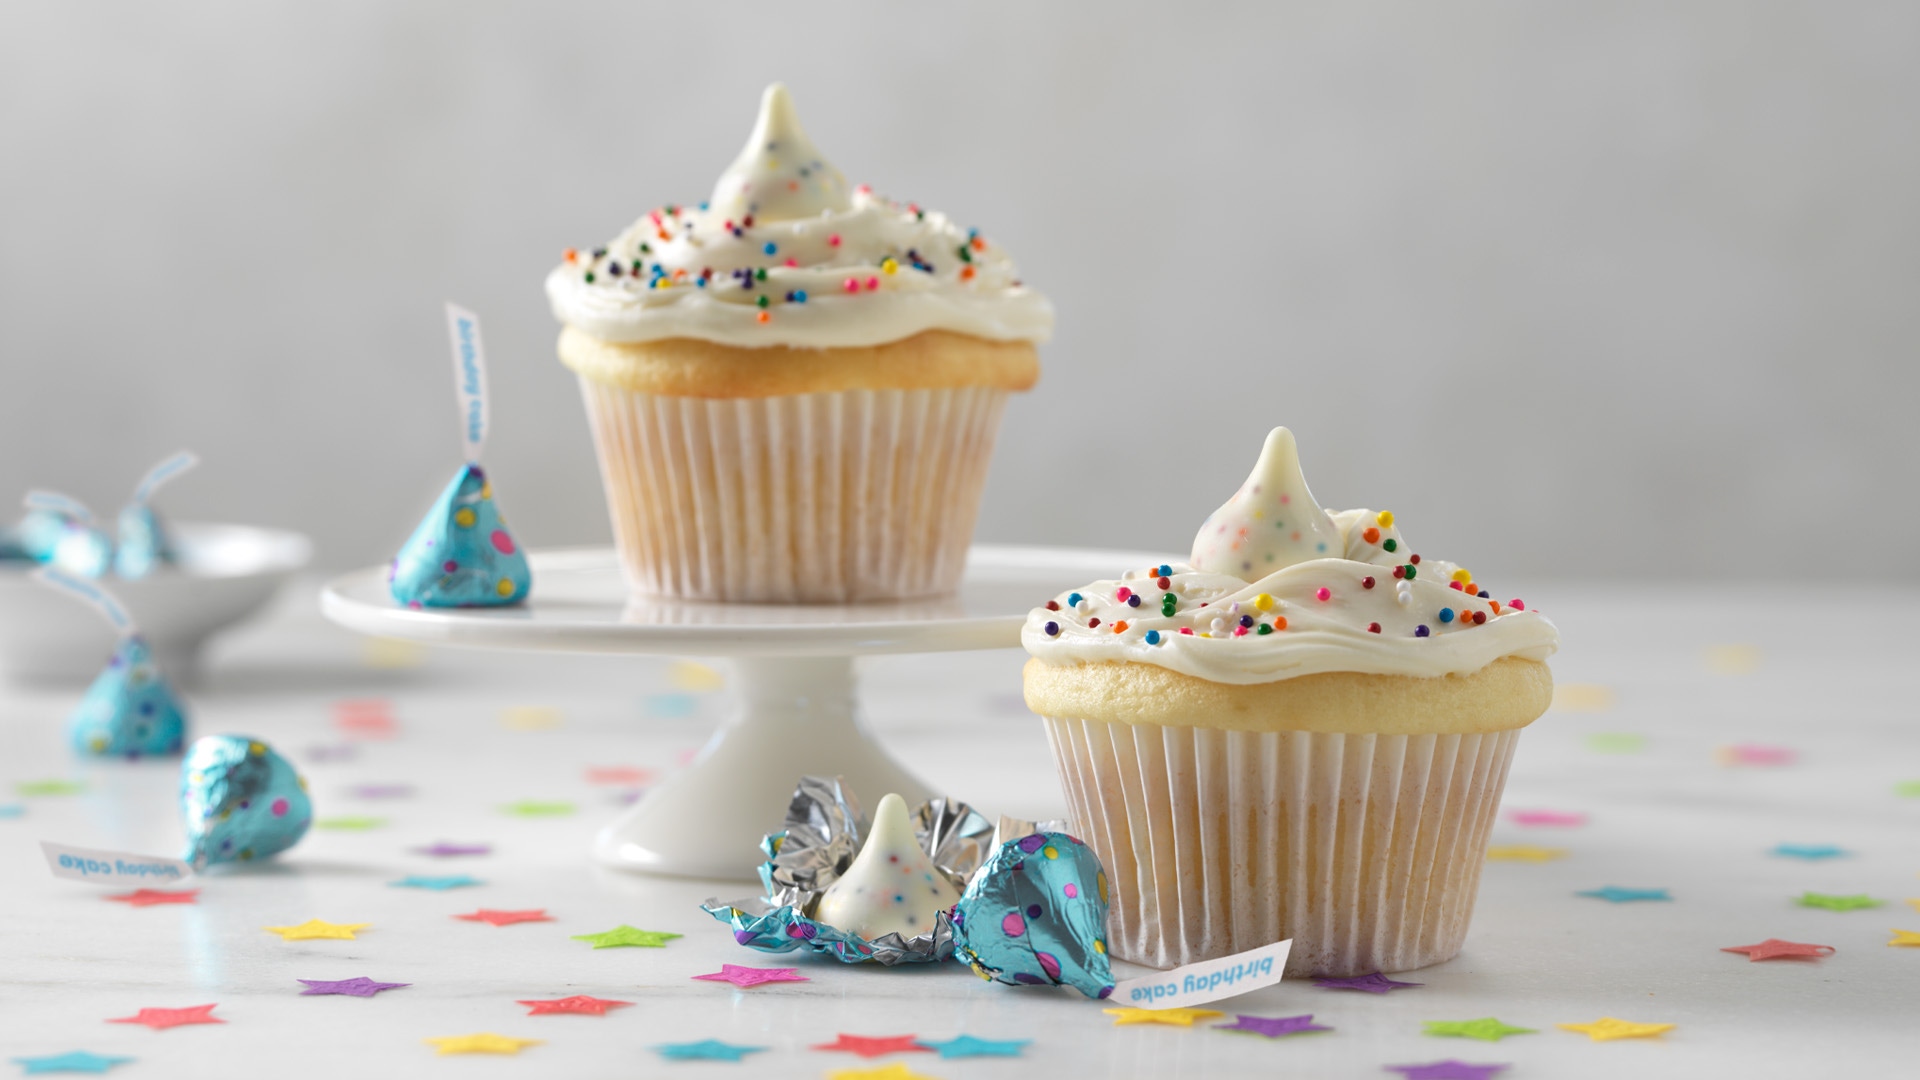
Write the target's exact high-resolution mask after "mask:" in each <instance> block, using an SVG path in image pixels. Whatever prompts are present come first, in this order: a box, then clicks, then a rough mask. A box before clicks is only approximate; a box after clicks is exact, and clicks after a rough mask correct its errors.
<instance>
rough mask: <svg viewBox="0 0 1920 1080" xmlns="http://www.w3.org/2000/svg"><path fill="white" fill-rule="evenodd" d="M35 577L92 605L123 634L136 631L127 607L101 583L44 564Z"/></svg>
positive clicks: (44, 583)
mask: <svg viewBox="0 0 1920 1080" xmlns="http://www.w3.org/2000/svg"><path fill="white" fill-rule="evenodd" d="M33 579H34V580H35V581H38V582H39V583H40V584H42V585H45V586H47V587H48V588H52V589H58V590H60V591H61V592H63V593H66V594H67V595H69V596H71V597H73V598H74V599H76V600H79V601H81V602H82V603H84V604H87V605H88V606H90V607H92V608H93V609H94V610H95V611H98V612H99V613H100V614H101V615H102V616H103V617H104V618H105V619H106V620H107V621H108V622H110V623H112V624H113V628H114V629H115V630H117V631H119V632H120V633H121V634H122V635H125V634H131V633H133V632H134V626H133V619H132V617H130V616H129V615H128V614H127V609H126V608H124V607H121V606H120V601H118V600H116V599H114V598H113V594H112V593H110V592H108V591H107V590H105V589H103V588H101V587H100V586H99V585H97V584H95V583H93V582H91V581H86V580H84V579H82V578H77V577H74V576H73V575H72V574H69V573H67V572H66V571H64V570H60V569H58V568H56V567H52V566H42V567H41V568H40V569H38V570H35V571H34V572H33Z"/></svg>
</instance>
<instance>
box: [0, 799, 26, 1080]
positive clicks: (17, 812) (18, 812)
mask: <svg viewBox="0 0 1920 1080" xmlns="http://www.w3.org/2000/svg"><path fill="white" fill-rule="evenodd" d="M26 816H27V808H26V807H25V806H23V805H21V804H20V803H0V820H4V819H6V818H17V817H26ZM19 1060H23V1061H24V1060H25V1059H24V1058H22V1059H19Z"/></svg>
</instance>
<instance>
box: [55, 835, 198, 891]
mask: <svg viewBox="0 0 1920 1080" xmlns="http://www.w3.org/2000/svg"><path fill="white" fill-rule="evenodd" d="M40 850H41V851H42V852H44V853H46V856H47V869H49V870H52V871H53V876H54V877H61V878H70V879H72V880H74V881H91V882H95V883H96V884H100V885H125V884H127V883H128V882H137V883H140V884H152V883H154V882H156V881H163V882H164V881H184V880H186V879H187V878H190V877H192V876H193V867H191V866H188V865H187V864H186V863H183V862H181V861H180V860H179V859H169V858H166V857H165V856H161V855H130V854H128V853H126V852H124V851H95V850H93V849H91V848H77V847H69V846H67V845H66V844H56V843H53V842H51V841H48V840H42V841H40Z"/></svg>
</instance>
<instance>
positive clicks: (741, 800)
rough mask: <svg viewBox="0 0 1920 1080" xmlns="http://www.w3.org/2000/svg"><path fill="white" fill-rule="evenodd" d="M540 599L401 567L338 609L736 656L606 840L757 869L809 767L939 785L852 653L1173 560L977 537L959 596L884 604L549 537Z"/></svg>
mask: <svg viewBox="0 0 1920 1080" xmlns="http://www.w3.org/2000/svg"><path fill="white" fill-rule="evenodd" d="M530 558H531V561H532V565H533V578H534V582H533V589H532V592H531V596H530V597H529V599H528V601H527V602H526V603H525V604H523V605H519V606H515V607H510V608H440V609H416V608H408V607H403V606H401V605H399V604H396V603H394V601H393V599H392V598H391V597H390V596H389V595H388V594H387V582H386V574H387V572H386V569H385V568H384V567H380V568H375V569H369V570H361V571H358V572H356V573H352V574H348V575H346V576H345V577H341V578H338V579H336V580H335V581H333V582H332V583H330V584H328V585H327V586H326V588H325V590H324V591H323V592H322V594H321V597H320V606H321V610H322V611H323V612H325V613H326V615H327V617H328V618H330V619H332V620H333V621H335V622H337V623H340V624H341V625H343V626H346V627H348V628H349V629H352V630H357V631H360V632H361V633H365V634H374V635H378V636H381V637H389V638H400V639H403V640H408V641H416V642H421V643H425V644H430V645H463V646H472V647H477V648H491V649H510V650H516V651H546V652H585V653H632V654H639V655H649V656H662V655H664V656H686V657H695V656H697V657H724V658H727V659H730V660H732V662H733V665H734V669H735V675H736V678H735V687H736V689H737V693H738V704H737V707H736V709H735V711H734V712H733V714H732V716H731V717H729V718H728V719H727V720H726V721H725V722H724V723H723V724H722V726H721V728H720V730H719V731H717V732H716V733H715V734H714V736H713V738H712V740H711V741H710V742H708V743H707V745H706V747H705V748H704V749H703V750H701V752H700V754H699V755H698V756H697V757H696V758H695V759H694V761H693V762H692V763H691V764H690V765H689V766H688V767H687V768H685V769H682V770H680V771H679V772H677V773H675V774H674V775H673V776H672V777H670V778H668V779H667V780H666V781H664V782H662V783H661V784H659V785H657V786H656V787H654V788H653V789H652V790H651V791H650V792H649V793H648V794H647V796H646V797H645V798H643V799H641V800H640V801H639V802H638V803H635V804H634V805H633V806H632V807H630V808H629V809H628V810H627V811H626V812H625V813H623V814H622V815H621V816H620V817H619V818H617V819H615V820H614V821H613V822H611V823H610V824H608V825H607V826H605V827H604V828H602V829H601V830H600V832H599V835H598V836H597V837H596V838H595V840H594V846H593V851H594V856H595V857H596V858H597V859H599V860H600V861H601V862H603V863H606V864H607V865H609V866H615V867H619V868H622V869H628V870H638V871H643V872H646V873H653V874H666V875H672V876H676V877H698V878H720V879H740V878H743V877H750V876H751V874H750V872H749V871H750V870H751V868H752V867H753V866H754V865H755V863H756V862H757V858H756V856H757V851H758V847H757V846H758V844H759V842H760V839H761V838H762V837H763V836H765V835H766V833H767V832H769V831H770V830H773V829H775V828H778V827H779V825H780V823H781V822H782V821H784V820H785V819H786V811H787V803H788V800H789V799H790V798H791V796H792V792H793V788H794V782H795V781H796V780H798V779H799V778H800V777H801V776H803V775H808V774H812V775H824V776H842V777H845V778H846V780H847V782H848V783H849V784H850V785H851V786H852V787H853V789H854V790H855V791H856V792H860V793H863V794H865V795H866V797H867V798H869V799H877V798H879V796H880V795H881V794H884V793H886V792H898V793H899V794H900V795H902V796H904V797H905V798H906V800H907V802H908V803H909V804H912V803H917V802H919V801H921V800H923V799H926V798H928V797H929V796H931V795H932V794H934V792H932V791H930V790H929V789H928V787H927V785H926V784H924V783H922V782H921V781H920V780H919V779H917V778H916V777H915V776H914V775H913V774H912V773H911V772H908V771H907V770H906V769H905V768H903V767H902V766H901V765H900V764H899V763H897V762H895V761H894V760H893V758H892V757H890V756H889V755H888V754H887V752H886V751H885V750H883V749H881V747H880V745H879V744H878V743H876V742H874V740H873V738H872V736H871V735H869V734H868V733H867V731H866V729H865V727H864V726H863V725H862V724H861V723H860V720H859V717H858V707H857V688H856V685H855V681H854V672H853V661H854V658H855V657H859V656H873V655H879V654H883V653H932V652H957V651H961V650H968V649H1004V648H1012V647H1014V646H1017V645H1018V644H1019V643H1020V627H1021V624H1022V623H1023V622H1024V621H1025V619H1026V615H1027V612H1028V611H1030V610H1031V609H1032V608H1033V607H1034V606H1035V605H1036V604H1039V603H1041V602H1042V601H1044V600H1045V599H1046V598H1047V597H1049V596H1052V595H1053V594H1055V593H1057V592H1060V591H1061V590H1063V589H1068V588H1071V587H1073V586H1075V585H1078V584H1082V583H1084V582H1087V581H1091V580H1094V579H1096V578H1109V577H1115V576H1117V575H1118V574H1119V573H1120V572H1121V571H1123V570H1126V569H1129V568H1134V567H1145V566H1149V565H1152V564H1154V563H1158V562H1161V561H1163V560H1162V559H1161V558H1160V557H1158V556H1154V555H1149V554H1142V553H1137V552H1123V551H1122V552H1117V551H1089V550H1079V549H1065V548H1040V547H1001V546H988V545H975V546H974V548H973V549H972V550H971V552H969V554H968V557H967V567H966V573H965V576H964V577H963V579H962V581H961V584H960V588H959V590H958V591H957V592H956V593H954V594H953V595H951V596H945V597H936V598H932V599H925V600H913V601H901V602H889V603H882V604H851V605H843V606H812V605H804V606H797V605H796V606H790V605H770V604H712V603H700V602H694V601H677V600H667V599H661V598H656V597H630V596H629V595H628V592H627V586H626V582H625V580H624V579H623V578H622V577H621V574H620V568H619V564H618V562H617V561H616V560H615V557H614V553H613V550H612V549H611V548H596V549H571V550H557V551H547V552H534V553H533V554H532V555H531V556H530Z"/></svg>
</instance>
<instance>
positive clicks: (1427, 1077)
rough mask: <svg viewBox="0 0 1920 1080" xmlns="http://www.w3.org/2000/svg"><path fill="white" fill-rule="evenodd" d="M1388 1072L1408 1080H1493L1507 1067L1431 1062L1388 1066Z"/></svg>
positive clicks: (1453, 1061) (1455, 1062)
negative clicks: (1495, 1075) (1494, 1075)
mask: <svg viewBox="0 0 1920 1080" xmlns="http://www.w3.org/2000/svg"><path fill="white" fill-rule="evenodd" d="M1385 1068H1386V1070H1387V1071H1388V1072H1397V1073H1399V1074H1400V1075H1401V1076H1404V1077H1406V1078H1407V1080H1492V1077H1493V1074H1494V1073H1497V1072H1504V1071H1506V1069H1507V1066H1506V1065H1474V1064H1472V1063H1470V1062H1465V1061H1455V1060H1453V1059H1452V1058H1448V1059H1447V1060H1445V1061H1430V1062H1428V1063H1427V1064H1425V1065H1388V1066H1386V1067H1385Z"/></svg>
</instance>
